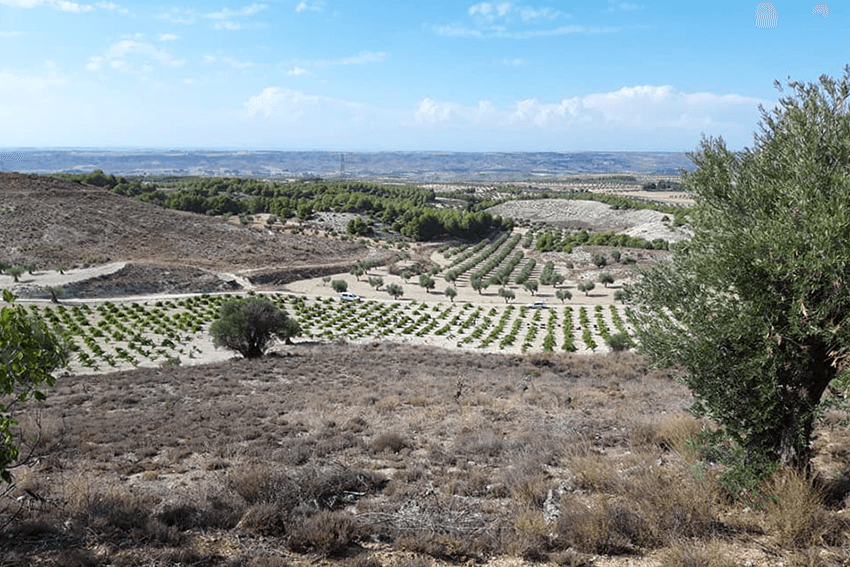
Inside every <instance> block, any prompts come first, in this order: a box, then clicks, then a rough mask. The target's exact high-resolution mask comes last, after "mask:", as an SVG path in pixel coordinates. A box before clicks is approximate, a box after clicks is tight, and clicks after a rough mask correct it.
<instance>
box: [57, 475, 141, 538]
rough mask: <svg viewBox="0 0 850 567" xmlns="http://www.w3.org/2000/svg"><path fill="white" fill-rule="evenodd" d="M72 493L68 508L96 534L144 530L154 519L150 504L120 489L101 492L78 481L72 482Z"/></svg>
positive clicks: (113, 488)
mask: <svg viewBox="0 0 850 567" xmlns="http://www.w3.org/2000/svg"><path fill="white" fill-rule="evenodd" d="M69 490H70V492H69V494H68V496H67V504H68V511H69V512H70V514H71V516H73V517H74V518H75V519H76V520H77V521H78V522H80V523H81V524H82V525H84V526H86V527H88V528H89V529H92V530H95V531H106V530H109V531H112V530H119V531H127V530H130V529H133V528H142V527H144V526H145V524H146V523H147V520H148V517H149V516H150V508H151V503H150V502H146V501H145V500H143V499H142V498H140V497H138V496H135V495H133V494H130V493H129V492H127V491H126V490H122V489H120V488H118V487H108V488H106V489H100V487H96V486H94V485H92V484H91V483H90V482H88V481H87V480H86V479H84V478H78V479H76V480H75V481H72V483H71V484H70V486H69Z"/></svg>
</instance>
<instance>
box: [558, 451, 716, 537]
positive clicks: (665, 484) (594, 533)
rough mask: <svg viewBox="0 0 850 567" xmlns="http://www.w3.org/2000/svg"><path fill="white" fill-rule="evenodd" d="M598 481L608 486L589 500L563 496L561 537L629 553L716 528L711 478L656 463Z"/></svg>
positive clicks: (597, 484) (713, 490)
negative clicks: (675, 471) (680, 472)
mask: <svg viewBox="0 0 850 567" xmlns="http://www.w3.org/2000/svg"><path fill="white" fill-rule="evenodd" d="M609 466H611V464H609ZM583 482H584V483H585V484H586V483H587V478H586V476H585V479H584V480H583ZM594 482H595V485H596V486H601V487H603V488H606V489H608V490H607V491H606V492H607V494H605V495H602V494H599V495H597V496H596V497H595V498H594V499H592V500H591V503H590V505H588V504H585V503H584V502H582V501H580V500H578V499H577V498H576V497H575V496H573V497H567V498H563V499H562V501H561V516H560V517H559V521H558V530H559V538H560V539H561V540H562V541H564V542H566V543H567V544H568V545H572V546H574V547H576V549H579V550H581V551H585V552H588V553H612V554H616V553H628V552H632V551H634V550H636V549H639V548H657V547H660V546H663V545H666V544H668V543H670V542H673V541H677V540H679V539H680V538H683V537H706V536H712V535H714V534H715V532H716V530H717V525H718V524H717V513H716V510H715V507H716V502H717V501H718V498H719V496H718V494H719V493H718V489H717V488H716V486H715V485H714V484H712V483H708V482H702V481H698V480H697V479H695V478H693V477H692V476H690V475H685V474H683V475H681V476H678V477H677V476H674V475H672V474H670V473H668V472H666V471H664V470H663V469H658V468H655V467H652V466H637V467H632V468H631V469H627V470H623V471H613V472H611V473H606V476H605V478H604V479H603V481H600V480H596V481H594Z"/></svg>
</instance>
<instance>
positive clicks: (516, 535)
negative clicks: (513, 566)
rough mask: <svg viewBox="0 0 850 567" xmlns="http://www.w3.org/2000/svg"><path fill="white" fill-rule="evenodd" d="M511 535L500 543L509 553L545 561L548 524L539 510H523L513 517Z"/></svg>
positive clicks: (527, 558) (547, 543)
mask: <svg viewBox="0 0 850 567" xmlns="http://www.w3.org/2000/svg"><path fill="white" fill-rule="evenodd" d="M513 528H514V529H513V534H511V535H512V537H509V538H508V541H506V542H503V543H502V547H503V549H504V550H505V551H507V552H508V553H509V554H511V555H519V556H520V557H522V558H523V559H526V560H528V561H546V560H547V552H548V551H549V547H550V538H549V526H548V525H547V524H546V520H545V519H544V517H543V513H542V512H541V511H540V510H523V511H521V512H519V513H518V514H517V515H516V517H515V518H514V526H513Z"/></svg>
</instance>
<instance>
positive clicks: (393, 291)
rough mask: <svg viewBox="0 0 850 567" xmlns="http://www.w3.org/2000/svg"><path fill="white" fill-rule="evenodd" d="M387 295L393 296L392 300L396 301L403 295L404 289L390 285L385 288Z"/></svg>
mask: <svg viewBox="0 0 850 567" xmlns="http://www.w3.org/2000/svg"><path fill="white" fill-rule="evenodd" d="M386 290H387V293H389V294H390V295H391V296H393V299H398V298H399V297H401V296H402V295H404V288H402V287H401V286H400V285H398V284H397V283H391V284H390V285H388V286H387V287H386Z"/></svg>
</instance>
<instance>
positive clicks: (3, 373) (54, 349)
mask: <svg viewBox="0 0 850 567" xmlns="http://www.w3.org/2000/svg"><path fill="white" fill-rule="evenodd" d="M14 300H15V297H14V296H13V295H12V293H11V292H9V291H8V290H3V301H4V302H6V303H8V304H9V305H5V306H3V308H2V309H0V479H2V480H3V481H4V482H7V483H9V482H12V475H11V474H10V472H9V468H10V466H11V465H13V464H14V463H15V461H16V460H17V459H18V455H19V450H18V446H17V444H16V442H15V436H14V433H13V431H12V428H13V426H14V425H16V424H17V423H18V422H17V421H16V420H15V417H14V416H15V413H16V410H17V409H18V405H19V404H22V403H23V402H25V401H27V400H28V399H34V400H37V401H42V400H44V399H45V394H44V392H43V391H42V389H41V388H42V387H43V386H48V387H52V386H53V384H55V382H56V378H55V377H54V376H53V374H51V373H52V372H53V371H54V370H56V369H57V368H61V367H63V366H65V364H66V363H67V362H68V352H69V351H68V348H67V345H66V344H65V342H64V341H63V340H62V338H61V337H59V336H58V335H56V334H55V333H53V332H52V331H51V330H50V328H49V327H48V326H47V325H46V324H45V323H44V321H43V320H42V319H41V318H39V317H36V316H34V315H32V314H30V313H27V311H26V310H25V309H24V308H23V307H20V306H17V305H12V303H13V302H14Z"/></svg>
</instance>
